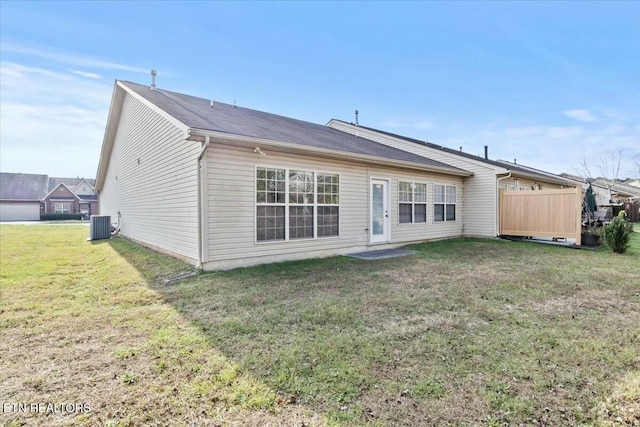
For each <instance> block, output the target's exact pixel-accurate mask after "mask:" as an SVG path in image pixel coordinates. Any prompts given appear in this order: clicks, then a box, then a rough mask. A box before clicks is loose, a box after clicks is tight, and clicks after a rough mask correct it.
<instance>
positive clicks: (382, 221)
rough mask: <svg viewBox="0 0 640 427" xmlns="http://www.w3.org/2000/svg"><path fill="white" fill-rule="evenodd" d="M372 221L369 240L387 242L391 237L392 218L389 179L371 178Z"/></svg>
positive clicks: (371, 241)
mask: <svg viewBox="0 0 640 427" xmlns="http://www.w3.org/2000/svg"><path fill="white" fill-rule="evenodd" d="M370 212H371V221H370V224H369V242H370V243H386V242H389V241H390V237H391V218H390V210H389V181H385V180H380V179H372V180H371V209H370Z"/></svg>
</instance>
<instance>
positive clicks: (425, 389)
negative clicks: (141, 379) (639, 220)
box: [110, 239, 640, 425]
mask: <svg viewBox="0 0 640 427" xmlns="http://www.w3.org/2000/svg"><path fill="white" fill-rule="evenodd" d="M638 242H640V239H636V241H635V242H634V248H633V249H634V253H635V250H636V249H637V247H638ZM110 244H111V245H112V247H113V248H114V250H116V251H117V252H118V253H119V254H120V255H122V256H123V257H124V258H126V259H127V260H128V261H129V263H130V264H131V265H132V266H133V267H134V268H136V269H137V270H138V271H139V272H140V273H141V274H142V275H143V277H145V279H146V280H147V281H148V283H149V284H150V286H151V287H152V288H153V289H154V290H155V291H156V292H158V293H159V294H160V295H162V297H163V299H164V300H165V301H166V302H167V303H169V304H171V305H172V307H174V309H175V310H176V311H177V312H178V313H180V314H181V315H182V316H183V317H184V318H185V319H187V320H188V321H189V322H190V323H191V324H192V325H194V326H195V327H196V328H197V329H198V330H200V331H202V332H203V333H204V334H205V335H206V337H207V339H208V341H209V343H210V345H211V346H212V348H214V349H216V351H220V352H222V353H223V354H224V355H225V356H226V357H227V358H228V359H229V360H230V361H232V362H233V363H237V364H238V366H239V367H240V370H241V371H243V372H247V373H249V374H250V375H251V376H253V377H256V378H258V379H259V380H260V381H262V382H264V383H265V384H266V385H268V386H269V387H270V388H271V389H272V390H273V391H274V392H275V393H276V394H277V395H278V396H279V399H280V402H281V403H282V402H284V403H295V404H296V405H303V406H304V407H307V408H310V409H312V410H313V411H316V412H320V413H323V414H325V415H326V416H327V418H328V420H329V421H330V422H337V423H344V424H346V425H362V424H372V425H428V424H475V423H486V424H491V423H493V422H495V423H498V424H504V423H506V424H509V423H515V424H518V423H525V424H527V423H529V424H531V423H533V424H535V423H544V422H550V423H552V424H553V423H555V424H575V423H578V424H579V423H582V422H586V421H589V420H593V417H592V415H589V414H584V413H583V412H582V411H583V409H581V408H583V407H584V408H588V407H589V405H592V404H594V403H593V395H592V394H588V393H586V392H584V391H581V390H583V389H584V387H583V386H582V385H581V384H582V383H581V381H592V380H593V379H592V378H590V376H592V375H601V376H602V377H601V378H596V379H595V380H593V381H599V387H600V389H606V388H608V387H610V384H609V382H605V377H606V376H607V375H609V374H608V373H607V372H608V369H609V368H607V369H604V370H600V371H602V372H600V371H598V370H594V371H589V370H588V369H589V368H588V367H589V366H590V365H594V366H596V367H597V366H600V359H601V358H602V359H603V360H607V362H608V363H610V364H612V365H613V364H615V365H616V367H615V372H614V373H613V375H614V376H615V375H622V374H623V373H624V372H626V371H627V370H628V369H629V367H630V366H631V365H629V364H630V363H631V364H632V363H635V362H633V360H631V359H629V357H630V356H629V357H627V356H628V355H630V354H632V353H633V351H634V349H636V348H637V345H636V344H633V342H628V343H627V345H626V347H625V346H623V347H624V348H618V349H617V350H616V349H614V347H616V346H618V347H620V345H621V344H620V343H623V342H625V340H628V337H629V336H630V334H631V335H633V331H625V330H624V328H625V327H628V326H625V325H627V324H626V322H627V321H628V319H625V318H622V317H621V315H620V314H619V313H614V312H616V311H617V310H618V308H617V307H616V306H615V304H618V301H617V300H616V301H613V300H612V302H609V301H600V300H598V296H600V295H602V296H605V297H611V298H613V297H612V295H613V294H612V293H611V292H614V291H611V292H610V291H606V292H604V293H601V292H600V289H599V287H598V286H594V287H588V286H587V284H590V283H594V280H595V277H594V276H593V273H590V272H585V271H584V269H583V267H584V265H585V263H594V264H597V265H598V267H597V268H602V267H601V264H602V263H604V262H612V263H614V262H615V263H617V264H616V265H614V266H613V268H617V270H618V271H617V272H616V271H613V269H612V272H611V273H610V277H608V278H607V280H605V281H603V285H604V286H610V287H611V289H613V290H615V289H617V288H616V287H615V286H617V285H615V284H616V283H617V279H616V277H615V274H622V275H627V276H628V275H629V274H631V275H633V274H637V269H636V270H632V269H629V270H628V271H630V273H628V272H623V273H620V270H621V268H620V267H619V266H624V265H626V263H627V260H633V259H635V258H634V257H633V256H632V255H629V256H624V257H618V256H613V258H612V257H611V255H609V254H606V253H602V252H597V253H587V254H585V253H581V252H579V251H566V250H564V249H563V248H557V247H541V246H538V245H535V246H534V245H529V244H526V243H513V242H503V241H495V240H482V239H458V240H452V241H443V242H433V243H426V244H420V245H413V246H411V247H409V249H413V250H417V251H419V253H418V254H417V255H415V256H411V257H404V258H395V259H386V260H378V261H373V262H372V261H363V260H356V259H352V258H345V257H334V258H325V259H319V260H318V259H316V260H305V261H296V262H288V263H279V264H269V265H264V266H259V267H252V268H246V269H237V270H232V271H226V272H214V273H202V274H199V275H198V276H197V277H196V278H193V279H189V280H185V281H181V282H175V283H169V284H167V283H166V282H165V280H164V279H166V278H169V277H171V276H175V275H176V274H179V273H182V272H184V271H185V269H188V268H189V267H188V266H186V265H185V264H183V263H181V262H179V261H175V260H172V259H170V258H167V257H165V256H163V255H159V254H157V253H155V252H152V251H150V250H147V249H144V248H142V247H140V246H138V245H135V244H133V243H131V242H129V241H126V240H123V239H116V240H113V241H110ZM611 260H613V261H611ZM634 272H635V273H634ZM563 277H571V279H563ZM624 277H626V276H624ZM604 282H606V283H604ZM582 288H584V291H583V290H581V289H582ZM627 288H628V289H627ZM627 288H624V289H622V290H615V292H622V291H624V292H626V293H629V294H630V295H631V293H632V292H633V289H632V286H627ZM580 292H582V293H583V294H584V295H582V296H583V299H584V301H578V300H577V297H576V295H581V294H580ZM608 292H609V293H608ZM576 293H577V294H576ZM636 299H637V298H636ZM576 301H577V302H576ZM585 301H586V302H585ZM636 303H637V301H636V300H633V301H631V302H629V301H627V302H625V305H623V308H626V309H629V307H631V306H630V305H629V304H636ZM571 304H574V305H575V307H574V306H571ZM581 304H582V305H581ZM607 304H610V306H609V305H607ZM532 306H533V308H531V307H532ZM591 306H593V307H595V309H592V308H591ZM561 308H562V310H559V309H561ZM606 311H611V315H608V314H607V312H606ZM521 312H523V313H524V314H523V315H520V313H521ZM614 314H615V316H618V317H615V316H614ZM594 316H595V317H597V319H602V321H599V323H598V322H595V323H594V322H593V319H594V318H595V317H594ZM616 322H619V325H618V323H616ZM585 325H586V326H587V328H585ZM620 325H623V326H624V327H620ZM588 328H592V329H593V330H589V329H588ZM600 332H601V333H600ZM593 334H595V335H593ZM592 335H593V336H592ZM600 335H602V336H603V337H604V338H603V339H602V340H603V341H602V344H601V343H600V341H599V340H600V338H598V337H599V336H600ZM565 340H566V341H565ZM589 340H593V343H594V344H589V345H594V346H602V349H601V351H602V352H603V353H602V354H597V353H594V354H590V353H589V351H591V350H589V351H587V350H584V349H582V348H581V347H579V346H582V345H583V344H582V343H583V342H585V343H590V342H591V341H589ZM574 343H577V344H575V345H576V346H573V345H574ZM585 345H586V344H585ZM572 346H573V347H572ZM609 347H611V348H609ZM572 354H573V357H576V358H578V359H580V360H581V362H580V363H578V366H579V367H577V368H576V367H575V366H574V367H572V366H573V365H572V363H573V362H574V361H573V360H571V357H572V356H571V355H572ZM618 354H620V355H622V356H618ZM624 358H627V359H629V360H626V359H624ZM550 366H551V367H553V366H556V367H557V368H553V369H551V368H550ZM554 369H557V370H558V372H556V371H555V370H554ZM598 369H600V368H598ZM479 371H480V374H478V372H479ZM605 371H606V372H605ZM603 372H604V373H603ZM558 376H563V381H564V382H565V385H562V384H561V386H562V387H563V388H562V389H557V390H556V385H557V384H556V383H557V381H558V380H557V379H556V378H557V377H558ZM607 381H609V380H607ZM572 382H573V383H575V389H571V388H570V387H571V384H572ZM462 401H464V402H465V404H464V405H460V402H462ZM568 405H569V406H568ZM570 405H573V406H570ZM581 405H582V406H581ZM548 408H553V409H552V411H551V412H549V411H548Z"/></svg>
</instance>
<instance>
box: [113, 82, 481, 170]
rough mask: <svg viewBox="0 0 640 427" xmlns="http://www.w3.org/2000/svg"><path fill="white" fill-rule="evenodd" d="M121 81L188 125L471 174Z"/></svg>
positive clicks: (330, 132) (301, 124)
mask: <svg viewBox="0 0 640 427" xmlns="http://www.w3.org/2000/svg"><path fill="white" fill-rule="evenodd" d="M120 83H121V84H122V85H124V86H126V87H127V88H128V89H130V90H132V91H134V92H135V93H137V94H138V95H140V96H142V97H144V98H145V99H147V100H148V101H149V102H151V103H153V104H154V105H156V106H157V107H158V108H160V109H161V110H163V111H165V112H166V113H168V114H169V115H171V116H173V117H174V118H176V119H177V120H179V121H180V122H181V123H184V124H185V125H186V126H188V127H190V128H194V129H201V130H208V131H216V132H222V133H227V134H232V135H238V136H247V137H255V138H262V139H268V140H273V141H279V142H285V143H291V144H296V145H306V146H309V147H314V148H321V149H328V150H335V151H340V152H345V153H351V154H360V155H367V156H374V157H379V158H385V159H390V160H396V161H402V162H410V163H415V164H420V165H424V166H426V167H432V168H440V169H443V170H450V171H451V172H452V173H456V174H465V175H471V173H470V172H468V171H465V170H463V169H459V168H456V167H453V166H451V165H447V164H445V163H441V162H437V161H435V160H432V159H428V158H425V157H422V156H418V155H416V154H412V153H408V152H406V151H403V150H399V149H396V148H393V147H389V146H386V145H384V144H380V143H377V142H374V141H371V140H368V139H366V138H359V137H356V136H354V135H351V134H348V133H346V132H342V131H339V130H337V129H333V128H330V127H327V126H323V125H319V124H315V123H310V122H305V121H302V120H297V119H292V118H289V117H283V116H279V115H277V114H271V113H265V112H262V111H257V110H252V109H249V108H243V107H236V106H233V105H229V104H223V103H220V102H215V101H211V100H208V99H204V98H197V97H195V96H190V95H184V94H180V93H176V92H170V91H166V90H162V89H155V90H152V89H150V88H149V87H148V86H143V85H139V84H136V83H132V82H126V81H121V82H120Z"/></svg>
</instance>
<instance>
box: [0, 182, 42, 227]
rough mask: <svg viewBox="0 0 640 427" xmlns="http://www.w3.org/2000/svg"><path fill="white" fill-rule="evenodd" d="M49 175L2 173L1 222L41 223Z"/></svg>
mask: <svg viewBox="0 0 640 427" xmlns="http://www.w3.org/2000/svg"><path fill="white" fill-rule="evenodd" d="M48 178H49V177H48V176H47V175H35V174H23V173H6V172H2V173H0V221H39V220H40V212H42V211H43V208H41V199H42V197H43V196H44V195H45V194H46V193H47V183H48Z"/></svg>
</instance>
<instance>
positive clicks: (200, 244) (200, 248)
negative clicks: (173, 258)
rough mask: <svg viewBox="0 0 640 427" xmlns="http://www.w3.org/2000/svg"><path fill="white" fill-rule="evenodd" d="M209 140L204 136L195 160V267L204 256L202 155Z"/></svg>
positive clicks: (202, 263) (198, 266)
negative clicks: (196, 210)
mask: <svg viewBox="0 0 640 427" xmlns="http://www.w3.org/2000/svg"><path fill="white" fill-rule="evenodd" d="M210 142H211V138H210V137H208V136H206V137H205V139H204V143H203V144H202V149H201V150H200V154H199V155H198V160H197V169H198V265H197V266H196V267H197V268H200V269H202V268H203V266H204V256H203V253H202V252H203V248H204V244H205V243H204V241H203V240H204V236H203V235H202V234H203V227H202V221H204V215H203V214H202V210H203V208H204V206H203V203H202V197H203V194H204V191H203V188H204V183H203V177H202V157H203V156H204V153H205V152H206V151H207V148H209V143H210Z"/></svg>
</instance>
